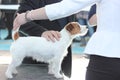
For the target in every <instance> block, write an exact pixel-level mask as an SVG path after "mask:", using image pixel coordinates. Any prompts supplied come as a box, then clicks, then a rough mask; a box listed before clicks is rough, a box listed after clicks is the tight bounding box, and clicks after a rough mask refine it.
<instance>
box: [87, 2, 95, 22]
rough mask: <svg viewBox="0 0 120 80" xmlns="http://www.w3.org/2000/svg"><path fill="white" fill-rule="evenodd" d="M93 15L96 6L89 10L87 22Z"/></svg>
mask: <svg viewBox="0 0 120 80" xmlns="http://www.w3.org/2000/svg"><path fill="white" fill-rule="evenodd" d="M94 14H96V4H94V5H93V6H92V7H91V8H90V11H89V14H88V20H89V19H90V18H91V17H92V16H93V15H94Z"/></svg>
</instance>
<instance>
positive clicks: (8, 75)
mask: <svg viewBox="0 0 120 80" xmlns="http://www.w3.org/2000/svg"><path fill="white" fill-rule="evenodd" d="M5 75H6V78H9V79H11V78H13V76H12V74H10V73H7V72H6V73H5Z"/></svg>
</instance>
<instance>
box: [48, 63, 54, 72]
mask: <svg viewBox="0 0 120 80" xmlns="http://www.w3.org/2000/svg"><path fill="white" fill-rule="evenodd" d="M48 74H55V73H54V64H53V61H50V62H49V65H48Z"/></svg>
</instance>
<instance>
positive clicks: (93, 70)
mask: <svg viewBox="0 0 120 80" xmlns="http://www.w3.org/2000/svg"><path fill="white" fill-rule="evenodd" d="M113 64H114V65H113ZM118 66H120V59H119V58H109V57H103V56H97V55H91V56H90V62H89V64H88V67H87V73H86V80H120V68H119V67H118Z"/></svg>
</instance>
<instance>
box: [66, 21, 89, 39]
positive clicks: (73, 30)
mask: <svg viewBox="0 0 120 80" xmlns="http://www.w3.org/2000/svg"><path fill="white" fill-rule="evenodd" d="M65 28H66V30H67V31H68V32H69V33H70V35H72V36H73V37H76V36H84V35H85V34H86V33H87V31H88V29H87V28H86V27H82V26H80V24H79V23H78V22H70V23H68V24H67V25H66V26H65Z"/></svg>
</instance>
